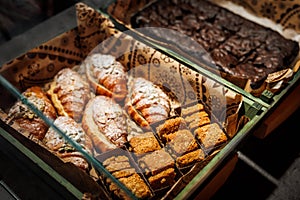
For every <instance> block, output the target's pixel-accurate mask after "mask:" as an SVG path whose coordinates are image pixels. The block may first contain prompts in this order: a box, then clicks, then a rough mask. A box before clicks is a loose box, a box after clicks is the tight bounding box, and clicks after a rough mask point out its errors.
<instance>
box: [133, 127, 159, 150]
mask: <svg viewBox="0 0 300 200" xmlns="http://www.w3.org/2000/svg"><path fill="white" fill-rule="evenodd" d="M129 145H130V147H129V150H130V151H132V152H134V153H135V154H137V155H142V154H145V153H148V152H152V151H155V150H158V149H161V147H160V145H159V143H158V141H157V139H156V137H155V136H154V135H153V133H152V132H146V133H144V134H140V135H137V136H134V137H132V138H131V139H130V140H129Z"/></svg>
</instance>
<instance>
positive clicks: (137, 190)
mask: <svg viewBox="0 0 300 200" xmlns="http://www.w3.org/2000/svg"><path fill="white" fill-rule="evenodd" d="M103 166H104V167H105V168H106V169H107V170H108V171H109V172H112V175H113V176H114V177H115V178H117V179H118V180H119V181H120V182H121V183H123V184H124V186H126V187H127V188H128V189H129V190H130V191H131V192H132V193H133V194H134V195H135V196H136V197H138V198H146V197H149V196H150V195H151V190H150V188H149V187H148V185H147V184H146V183H145V181H144V179H142V178H141V176H140V175H138V174H137V172H136V170H135V168H134V167H133V166H132V165H131V162H130V161H129V158H128V157H127V156H125V155H116V156H112V157H109V158H107V159H106V160H104V162H103ZM105 183H106V184H107V185H108V188H109V190H110V191H111V192H113V193H114V194H115V195H116V196H117V197H118V198H120V199H130V198H129V197H128V196H127V194H126V193H125V192H124V191H123V190H121V189H120V188H119V187H118V186H117V185H116V184H115V183H114V182H113V181H112V180H111V179H109V178H106V179H105Z"/></svg>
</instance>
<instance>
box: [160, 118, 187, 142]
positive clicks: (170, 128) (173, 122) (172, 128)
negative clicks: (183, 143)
mask: <svg viewBox="0 0 300 200" xmlns="http://www.w3.org/2000/svg"><path fill="white" fill-rule="evenodd" d="M186 128H187V124H186V121H185V120H184V119H183V118H182V117H175V118H170V119H167V120H166V121H164V123H162V124H160V125H159V126H158V127H156V132H157V134H158V136H159V137H160V139H161V140H163V141H164V142H165V140H166V136H167V135H169V134H171V133H174V132H176V131H178V130H182V129H186Z"/></svg>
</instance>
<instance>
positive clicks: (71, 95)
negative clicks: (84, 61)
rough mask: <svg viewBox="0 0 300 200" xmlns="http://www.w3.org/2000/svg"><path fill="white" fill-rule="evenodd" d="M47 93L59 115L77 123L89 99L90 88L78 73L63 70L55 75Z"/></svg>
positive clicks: (67, 69) (66, 69)
mask: <svg viewBox="0 0 300 200" xmlns="http://www.w3.org/2000/svg"><path fill="white" fill-rule="evenodd" d="M47 93H48V95H49V96H50V98H51V100H52V102H53V105H54V106H55V108H56V110H57V112H58V114H59V115H61V116H69V117H72V118H73V119H75V121H77V122H79V121H80V120H81V117H82V113H83V110H84V108H85V105H86V104H87V102H88V100H89V99H90V86H89V84H88V83H87V82H86V81H85V80H84V79H83V78H82V77H81V76H80V74H79V73H77V72H76V71H74V70H72V69H69V68H64V69H62V70H60V71H59V72H58V73H57V74H56V76H55V77H54V80H53V82H52V83H51V85H50V89H49V90H48V91H47Z"/></svg>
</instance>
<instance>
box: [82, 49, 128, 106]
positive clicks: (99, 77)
mask: <svg viewBox="0 0 300 200" xmlns="http://www.w3.org/2000/svg"><path fill="white" fill-rule="evenodd" d="M83 64H84V65H85V69H86V75H87V78H88V80H89V82H90V84H91V86H92V88H93V89H94V90H95V92H96V94H98V95H105V96H108V97H112V98H113V99H115V100H116V101H120V100H123V99H124V98H125V96H126V94H127V87H126V85H127V79H128V78H127V73H126V72H125V68H124V67H123V65H122V64H121V63H120V62H118V61H116V58H115V57H113V56H111V55H104V54H99V53H97V54H92V55H90V56H88V57H87V58H86V60H85V61H84V63H83Z"/></svg>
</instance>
